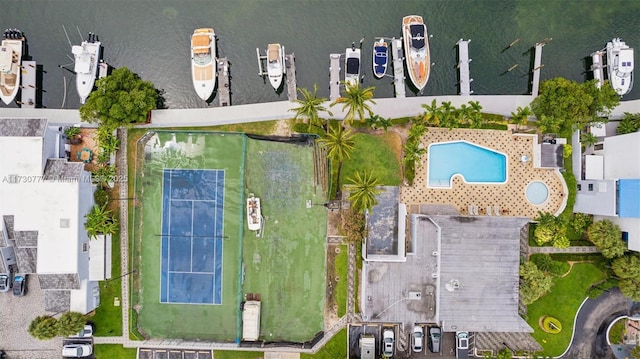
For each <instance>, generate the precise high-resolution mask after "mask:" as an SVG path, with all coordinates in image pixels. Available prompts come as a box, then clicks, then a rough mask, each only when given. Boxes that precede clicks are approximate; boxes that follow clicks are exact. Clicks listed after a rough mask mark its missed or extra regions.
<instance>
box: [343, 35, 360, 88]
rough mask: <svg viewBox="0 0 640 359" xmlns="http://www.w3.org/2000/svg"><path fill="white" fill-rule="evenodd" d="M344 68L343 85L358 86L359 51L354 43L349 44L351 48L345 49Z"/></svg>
mask: <svg viewBox="0 0 640 359" xmlns="http://www.w3.org/2000/svg"><path fill="white" fill-rule="evenodd" d="M344 68H345V70H344V83H345V85H351V86H355V85H358V84H359V83H360V49H358V48H356V44H355V43H353V44H351V48H347V51H346V55H345V59H344Z"/></svg>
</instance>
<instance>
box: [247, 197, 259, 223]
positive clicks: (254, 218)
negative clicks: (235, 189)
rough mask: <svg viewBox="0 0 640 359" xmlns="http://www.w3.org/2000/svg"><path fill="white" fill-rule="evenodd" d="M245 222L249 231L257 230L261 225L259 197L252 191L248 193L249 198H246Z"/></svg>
mask: <svg viewBox="0 0 640 359" xmlns="http://www.w3.org/2000/svg"><path fill="white" fill-rule="evenodd" d="M247 224H248V226H249V230H250V231H258V230H260V227H261V226H262V213H261V210H260V198H258V197H256V196H255V195H254V194H253V193H250V194H249V198H247Z"/></svg>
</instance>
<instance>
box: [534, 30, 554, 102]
mask: <svg viewBox="0 0 640 359" xmlns="http://www.w3.org/2000/svg"><path fill="white" fill-rule="evenodd" d="M549 41H551V38H546V39H544V40H542V41H540V42H539V43H537V44H536V46H535V54H534V58H533V81H531V95H533V96H534V97H536V96H538V90H539V89H540V69H541V68H543V67H544V65H543V64H542V47H543V46H544V45H546V44H547V42H549Z"/></svg>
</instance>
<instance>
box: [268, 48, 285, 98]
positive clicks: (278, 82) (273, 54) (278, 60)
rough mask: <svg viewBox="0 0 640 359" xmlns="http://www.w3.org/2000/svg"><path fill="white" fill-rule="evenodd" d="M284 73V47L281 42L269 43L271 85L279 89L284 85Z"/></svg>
mask: <svg viewBox="0 0 640 359" xmlns="http://www.w3.org/2000/svg"><path fill="white" fill-rule="evenodd" d="M283 75H284V47H282V46H280V44H269V45H268V46H267V76H268V77H269V82H270V83H271V86H273V88H274V89H275V90H276V91H278V90H279V89H280V86H282V76H283Z"/></svg>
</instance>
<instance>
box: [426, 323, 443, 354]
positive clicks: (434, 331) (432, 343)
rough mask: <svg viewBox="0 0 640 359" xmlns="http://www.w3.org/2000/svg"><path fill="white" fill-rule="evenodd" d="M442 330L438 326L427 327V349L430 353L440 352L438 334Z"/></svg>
mask: <svg viewBox="0 0 640 359" xmlns="http://www.w3.org/2000/svg"><path fill="white" fill-rule="evenodd" d="M441 334H442V331H441V330H440V328H439V327H429V350H431V352H432V353H440V336H441Z"/></svg>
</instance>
